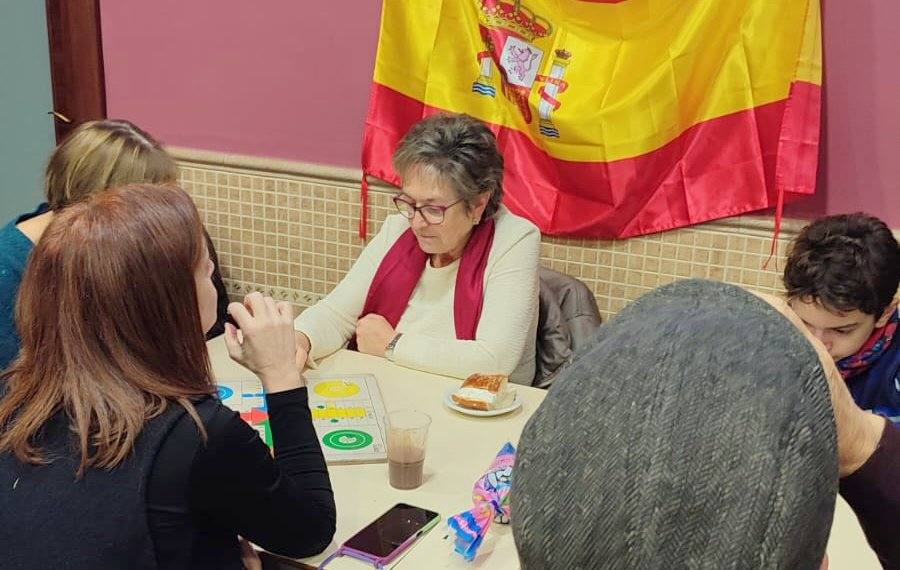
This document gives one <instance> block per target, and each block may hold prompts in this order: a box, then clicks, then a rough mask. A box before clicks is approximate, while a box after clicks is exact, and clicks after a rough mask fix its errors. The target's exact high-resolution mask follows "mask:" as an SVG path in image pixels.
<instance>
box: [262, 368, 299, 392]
mask: <svg viewBox="0 0 900 570" xmlns="http://www.w3.org/2000/svg"><path fill="white" fill-rule="evenodd" d="M258 376H259V381H260V382H261V383H262V385H263V389H264V390H265V391H266V393H267V394H275V393H277V392H286V391H288V390H294V389H295V388H302V387H303V386H305V385H306V382H304V380H303V375H302V374H300V371H299V370H297V368H296V367H294V366H291V367H290V368H285V369H283V370H272V371H265V372H260V373H259V374H258Z"/></svg>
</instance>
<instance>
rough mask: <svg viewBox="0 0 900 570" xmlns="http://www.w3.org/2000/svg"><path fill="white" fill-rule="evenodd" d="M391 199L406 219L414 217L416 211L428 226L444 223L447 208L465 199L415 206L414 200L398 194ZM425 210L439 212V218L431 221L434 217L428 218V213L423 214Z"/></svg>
mask: <svg viewBox="0 0 900 570" xmlns="http://www.w3.org/2000/svg"><path fill="white" fill-rule="evenodd" d="M392 200H393V202H394V206H395V207H396V208H397V211H398V212H400V213H401V214H402V215H403V216H404V217H405V218H406V219H408V220H411V219H413V218H415V217H416V212H419V214H420V215H421V216H422V219H423V220H425V223H426V224H428V225H430V226H438V225H440V224H443V223H444V217H445V215H446V213H447V210H449V209H450V208H452V207H453V206H455V205H457V204H459V203H460V202H463V201H464V200H465V199H464V198H460V199H459V200H457V201H456V202H453V203H452V204H447V205H446V206H438V205H435V204H425V205H424V206H416V204H415V203H414V202H411V201H409V200H407V199H405V198H404V197H403V196H402V195H400V194H397V195H396V196H394V197H393V198H392ZM426 210H431V211H432V213H434V212H439V213H440V219H439V220H438V221H436V222H433V221H432V219H435V218H429V217H428V215H426V214H425V211H426Z"/></svg>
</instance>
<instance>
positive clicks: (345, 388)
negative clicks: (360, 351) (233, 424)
mask: <svg viewBox="0 0 900 570" xmlns="http://www.w3.org/2000/svg"><path fill="white" fill-rule="evenodd" d="M306 383H307V386H308V387H309V408H310V411H311V412H312V418H313V425H314V426H315V428H316V434H317V435H318V436H319V442H320V444H321V445H322V451H323V453H324V454H325V461H326V462H327V463H328V464H330V465H333V464H337V463H377V462H383V461H387V449H386V447H385V441H384V415H385V411H384V402H383V401H382V399H381V392H380V391H379V390H378V382H377V380H376V379H375V376H373V375H371V374H358V375H346V376H328V377H325V376H321V377H318V376H307V377H306ZM218 387H219V397H220V398H221V400H222V403H223V404H225V405H226V406H228V407H229V408H231V409H232V410H234V411H236V412H239V413H240V414H241V418H243V419H244V421H246V422H247V423H248V424H250V425H251V426H252V427H253V428H254V429H256V430H257V431H259V434H260V437H262V438H263V440H264V441H265V442H266V444H268V445H269V446H271V445H272V432H271V430H270V428H269V414H268V410H267V409H266V399H265V394H264V392H263V389H262V385H261V384H260V382H259V380H257V379H255V378H254V379H241V380H221V381H219V383H218Z"/></svg>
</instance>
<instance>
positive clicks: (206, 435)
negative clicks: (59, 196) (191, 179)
mask: <svg viewBox="0 0 900 570" xmlns="http://www.w3.org/2000/svg"><path fill="white" fill-rule="evenodd" d="M212 271H213V265H212V262H211V261H210V259H209V252H208V251H207V248H206V244H205V239H204V235H203V229H202V226H201V223H200V218H199V216H198V214H197V210H196V208H195V207H194V204H193V203H192V202H191V199H190V198H189V197H188V195H187V194H185V193H184V191H182V190H181V189H179V188H177V187H174V186H171V187H160V186H152V185H138V186H126V187H124V188H119V189H112V190H108V191H105V192H102V193H98V194H96V195H95V196H93V197H91V198H89V199H87V200H85V201H83V202H79V203H77V204H73V205H71V206H69V207H68V208H66V209H64V210H61V211H60V212H59V213H58V214H56V215H55V216H54V218H53V220H52V221H51V222H50V225H49V226H48V227H47V229H46V231H45V232H44V234H43V236H42V238H41V240H40V241H39V242H38V243H37V244H36V246H35V250H34V252H33V254H32V257H31V260H30V263H29V265H28V268H27V270H26V272H25V276H24V279H23V282H22V286H21V289H20V293H19V298H18V304H17V310H16V318H17V321H18V323H19V327H20V330H21V338H22V347H21V352H20V354H19V356H18V358H17V359H16V360H15V361H14V362H13V365H12V366H11V367H10V368H9V369H8V370H7V372H6V373H5V374H4V376H3V379H2V380H0V390H5V394H4V395H3V397H2V398H0V488H2V489H3V492H0V544H4V545H7V546H8V548H6V549H4V555H3V556H4V564H9V565H10V567H14V568H61V567H65V568H72V569H80V568H85V569H88V568H91V569H93V568H155V567H160V568H240V567H241V554H240V548H239V542H238V535H240V536H242V537H245V538H247V539H248V540H251V541H253V542H255V543H256V544H258V545H260V546H261V547H263V548H266V549H268V550H271V551H273V552H276V553H279V554H283V555H287V556H294V557H300V556H309V555H312V554H314V553H317V552H319V551H321V550H323V549H324V548H325V547H326V546H327V545H328V543H329V542H330V541H331V538H332V535H333V534H334V528H335V507H334V497H333V494H332V491H331V485H330V482H329V478H328V471H327V468H326V466H325V461H324V458H323V456H322V452H321V449H320V447H319V444H318V440H317V438H316V436H315V431H314V430H313V426H312V419H311V416H310V412H309V408H308V403H307V394H306V388H305V387H304V384H303V379H302V377H301V376H300V374H299V372H298V370H297V368H296V366H295V364H294V358H295V348H294V333H293V326H292V314H291V310H290V307H289V306H288V305H287V304H285V303H275V302H274V301H273V300H272V299H271V298H267V297H263V296H262V295H260V294H259V293H254V294H251V295H248V296H247V298H246V299H245V301H244V303H242V304H241V303H232V304H231V305H230V306H229V312H230V314H231V315H232V317H233V318H234V319H235V321H236V322H237V323H238V325H239V327H240V330H237V329H236V328H235V327H233V326H232V325H230V324H229V325H228V329H227V331H226V335H227V337H226V341H227V344H228V348H229V352H230V354H231V355H232V357H233V358H235V359H236V360H237V361H239V362H241V363H242V364H244V365H245V366H246V367H248V368H249V369H250V370H252V371H254V372H255V373H256V374H257V375H258V376H259V378H260V380H261V382H262V384H263V386H264V388H265V390H266V392H267V401H268V408H269V415H270V422H271V423H270V425H271V429H272V436H273V439H274V444H275V450H274V458H273V457H272V455H271V454H270V452H269V449H268V448H267V447H266V445H265V444H264V443H263V442H262V441H261V440H260V438H259V436H258V435H257V433H256V432H255V431H254V430H253V429H252V428H251V427H250V426H248V425H247V424H245V423H244V422H243V421H242V420H241V419H240V417H239V416H238V414H236V413H235V412H233V411H231V410H229V409H228V408H226V407H224V406H223V405H222V404H221V402H219V401H218V400H217V399H216V398H215V397H214V394H215V389H214V385H213V380H212V376H211V373H210V365H209V358H208V355H207V352H206V345H205V342H204V333H205V332H206V331H207V330H208V328H209V327H211V326H212V325H213V324H214V323H215V321H216V290H215V287H214V286H213V284H212V282H211V280H210V275H211V274H212ZM11 545H15V546H14V547H12V546H11Z"/></svg>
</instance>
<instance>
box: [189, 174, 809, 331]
mask: <svg viewBox="0 0 900 570" xmlns="http://www.w3.org/2000/svg"><path fill="white" fill-rule="evenodd" d="M181 167H182V174H181V180H182V183H183V186H184V188H185V189H186V190H187V191H188V192H189V193H190V194H191V195H192V196H193V197H194V199H195V201H196V203H197V206H198V208H199V210H200V212H201V214H202V216H203V219H204V222H205V223H206V226H207V229H208V230H209V233H210V235H211V236H212V239H213V241H214V243H215V245H216V249H217V250H218V254H219V262H220V266H221V268H222V272H223V276H224V278H225V281H226V285H227V286H228V290H229V293H230V294H231V295H233V296H235V297H239V296H242V295H243V294H245V293H246V292H249V291H253V290H261V291H265V292H267V293H268V294H270V295H272V296H274V297H276V298H278V299H281V300H287V301H290V302H291V303H292V304H293V305H294V307H295V310H296V311H298V312H299V311H300V310H302V308H304V307H307V306H309V305H311V304H312V303H314V302H315V301H316V300H318V299H319V298H320V297H321V296H323V295H325V294H326V293H328V292H329V291H330V290H331V289H332V288H333V287H334V285H335V284H336V283H337V282H338V281H339V280H340V279H341V277H342V276H343V275H344V274H345V273H346V272H347V270H348V269H349V268H350V266H351V264H352V263H353V261H354V260H355V259H356V257H357V256H358V255H359V253H360V251H361V250H362V248H363V246H364V244H363V243H362V241H361V240H360V239H359V238H358V236H357V228H358V220H359V184H358V182H357V181H356V179H355V177H351V176H347V177H346V178H345V179H344V180H340V179H326V178H321V177H320V178H316V177H315V176H310V175H308V174H307V175H303V174H291V173H276V172H268V171H266V170H261V169H256V168H239V167H235V166H233V165H229V166H225V165H220V164H204V163H201V162H195V161H186V160H182V161H181ZM332 178H334V177H332ZM369 212H370V213H369V215H370V218H369V219H370V222H369V235H370V236H371V235H374V233H375V232H376V231H377V229H378V227H380V224H381V222H382V221H383V220H384V218H385V217H386V216H387V215H389V214H391V213H393V212H394V208H393V205H392V204H391V202H390V193H389V190H388V189H387V188H381V189H379V188H377V187H375V188H372V189H371V190H370V211H369ZM800 225H801V224H800V223H799V222H797V221H790V220H789V221H787V224H786V227H785V229H784V230H783V232H782V235H781V238H780V239H779V240H778V250H779V255H778V256H776V257H775V258H773V259H772V261H771V262H770V263H769V264H768V268H766V269H764V268H763V266H764V264H765V262H766V259H767V258H768V255H769V249H770V247H771V244H772V242H771V228H770V224H767V223H766V222H764V221H760V220H758V219H755V218H739V219H736V220H730V221H727V222H714V223H709V224H703V225H700V226H696V227H693V228H690V229H683V230H676V231H670V232H666V233H663V234H657V235H653V236H647V237H641V238H634V239H630V240H624V241H592V240H573V239H561V238H552V237H545V238H544V240H543V244H542V248H541V258H542V261H543V263H544V264H546V265H548V266H550V267H552V268H554V269H556V270H558V271H562V272H565V273H568V274H569V275H572V276H575V277H578V278H579V279H581V280H582V281H584V282H585V283H586V284H587V285H588V287H590V289H591V290H592V291H593V292H594V295H595V296H596V298H597V303H598V305H599V307H600V311H601V313H602V314H603V317H604V319H606V318H609V317H610V316H611V315H614V314H615V313H616V312H618V311H619V310H620V309H621V308H622V307H624V306H625V305H626V304H628V303H629V302H630V301H631V300H633V299H635V298H637V297H639V296H640V295H642V294H643V293H645V292H647V291H649V290H651V289H653V288H655V287H657V286H659V285H662V284H665V283H669V282H671V281H674V280H677V279H682V278H686V277H703V278H710V279H716V280H723V281H727V282H730V283H735V284H739V285H743V286H747V287H750V288H753V289H758V290H761V291H767V292H778V291H779V290H780V283H779V274H778V271H779V270H780V269H782V267H783V262H782V259H781V255H783V253H784V251H785V249H786V246H787V244H788V242H789V241H790V239H791V238H792V237H793V236H794V235H795V232H796V230H797V229H798V228H799V226H800Z"/></svg>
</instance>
